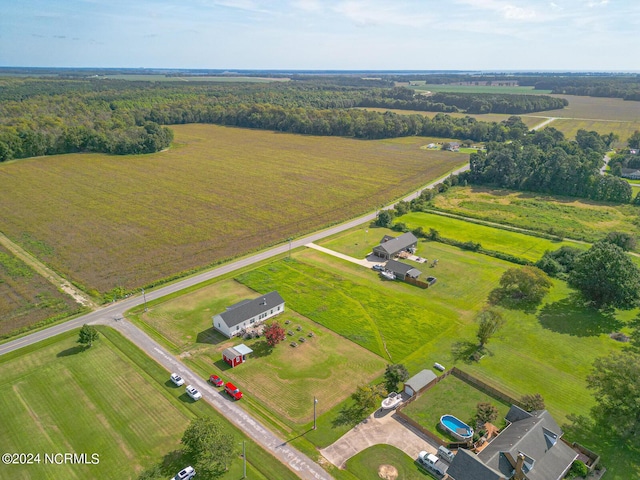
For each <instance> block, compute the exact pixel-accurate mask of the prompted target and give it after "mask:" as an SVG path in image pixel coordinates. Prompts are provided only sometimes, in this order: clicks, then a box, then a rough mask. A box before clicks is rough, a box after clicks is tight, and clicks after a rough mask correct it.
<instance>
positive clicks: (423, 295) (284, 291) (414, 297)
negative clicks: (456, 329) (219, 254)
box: [238, 243, 509, 362]
mask: <svg viewBox="0 0 640 480" xmlns="http://www.w3.org/2000/svg"><path fill="white" fill-rule="evenodd" d="M418 253H419V254H421V255H423V256H427V255H428V256H429V257H430V258H439V260H440V263H439V264H438V267H437V268H435V269H430V268H428V267H426V266H423V265H418V264H416V265H417V266H418V268H421V269H423V270H424V272H425V274H429V275H435V276H436V277H437V278H438V283H437V284H436V286H435V287H432V288H430V289H427V290H422V289H420V288H417V287H413V286H411V285H408V284H405V283H401V282H388V281H384V280H382V279H381V278H380V277H379V276H378V275H377V274H376V272H374V271H373V270H370V269H365V268H364V267H361V266H359V265H355V264H351V263H347V262H344V261H341V260H337V259H334V258H333V257H331V258H329V257H328V256H327V255H325V254H322V253H317V252H315V251H313V252H312V251H308V252H304V253H302V254H299V255H296V256H294V259H293V260H292V261H289V262H287V261H279V262H274V263H273V264H271V265H269V266H264V267H261V268H258V269H256V270H253V271H251V272H248V273H246V274H243V275H241V276H240V277H239V278H238V280H239V281H240V282H242V283H244V284H246V285H247V286H249V287H251V288H253V289H254V290H257V291H260V292H267V291H270V290H274V289H277V290H278V291H279V292H280V294H281V295H282V296H283V297H284V298H285V299H286V300H287V302H288V305H290V306H291V308H293V309H294V310H296V311H297V312H299V313H301V314H302V315H304V316H306V317H309V318H311V319H312V320H314V321H316V322H318V323H320V324H322V325H324V326H326V327H327V328H330V329H331V330H333V331H335V332H337V333H338V334H340V335H342V336H344V337H345V338H347V339H349V340H351V341H353V342H355V343H357V344H359V345H361V346H363V347H365V348H367V349H369V350H371V351H372V352H374V353H376V354H377V355H380V356H381V357H382V358H384V359H386V360H387V361H393V362H401V361H402V360H403V359H404V358H405V357H406V356H407V355H410V354H411V353H412V352H414V351H416V350H417V349H419V348H420V347H421V346H422V345H424V343H425V341H429V340H431V339H433V338H437V337H439V336H440V335H443V334H445V332H446V331H447V330H448V329H449V328H451V327H452V326H454V325H456V324H458V323H459V322H464V321H469V319H470V317H469V315H472V312H474V311H477V310H479V309H480V308H481V307H482V305H483V303H484V301H485V298H486V297H487V295H488V293H489V291H490V290H491V289H492V288H495V287H496V286H497V284H498V279H499V277H500V275H501V274H502V272H504V270H505V269H506V268H507V266H508V265H509V264H508V263H507V262H501V261H496V260H495V259H490V258H489V257H485V256H483V255H475V256H470V255H466V254H465V253H464V252H462V251H460V250H459V249H455V248H450V247H448V246H446V245H442V244H437V243H429V244H425V245H423V244H421V245H420V249H419V251H418ZM461 269H464V271H465V272H466V274H465V275H464V276H461V275H460V274H459V272H460V271H461Z"/></svg>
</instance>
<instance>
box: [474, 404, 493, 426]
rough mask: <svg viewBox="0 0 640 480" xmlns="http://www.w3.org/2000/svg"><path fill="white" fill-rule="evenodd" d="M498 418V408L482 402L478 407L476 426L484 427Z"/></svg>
mask: <svg viewBox="0 0 640 480" xmlns="http://www.w3.org/2000/svg"><path fill="white" fill-rule="evenodd" d="M496 418H498V407H496V406H495V405H493V404H491V403H489V402H480V403H478V405H477V406H476V425H478V426H482V425H484V424H485V423H491V422H493V421H495V419H496Z"/></svg>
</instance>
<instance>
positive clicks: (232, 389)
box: [224, 382, 242, 400]
mask: <svg viewBox="0 0 640 480" xmlns="http://www.w3.org/2000/svg"><path fill="white" fill-rule="evenodd" d="M224 391H225V392H227V393H228V394H229V395H231V398H233V399H234V400H240V399H241V398H242V392H241V391H240V389H239V388H238V387H236V386H235V385H234V384H233V383H229V382H227V384H226V385H225V386H224Z"/></svg>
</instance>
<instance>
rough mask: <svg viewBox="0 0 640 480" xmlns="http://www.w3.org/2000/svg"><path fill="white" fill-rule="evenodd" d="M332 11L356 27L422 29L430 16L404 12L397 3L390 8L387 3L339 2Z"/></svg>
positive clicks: (352, 0) (354, 0) (357, 0)
mask: <svg viewBox="0 0 640 480" xmlns="http://www.w3.org/2000/svg"><path fill="white" fill-rule="evenodd" d="M332 10H333V11H334V12H336V13H339V14H341V15H343V16H345V17H347V18H348V19H349V20H351V21H352V22H354V23H355V24H356V25H361V26H368V25H396V26H402V27H422V26H424V25H426V24H427V23H428V22H429V16H427V15H425V14H421V13H416V12H415V11H411V12H404V11H401V10H400V9H399V8H398V7H397V3H396V4H395V5H393V6H390V5H389V4H388V3H386V2H365V1H359V0H348V1H343V2H339V3H338V4H337V5H335V6H334V7H333V8H332Z"/></svg>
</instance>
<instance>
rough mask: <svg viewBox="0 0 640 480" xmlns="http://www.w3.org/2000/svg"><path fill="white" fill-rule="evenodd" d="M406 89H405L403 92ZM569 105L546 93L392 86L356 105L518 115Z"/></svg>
mask: <svg viewBox="0 0 640 480" xmlns="http://www.w3.org/2000/svg"><path fill="white" fill-rule="evenodd" d="M405 91H406V92H408V93H405ZM567 105H569V102H568V101H567V100H565V99H564V98H554V97H550V96H548V95H512V94H495V93H445V92H441V93H434V94H432V95H429V96H426V95H414V92H413V90H410V89H408V88H402V87H399V88H394V89H392V90H387V91H382V92H380V93H379V94H377V95H371V96H370V97H368V98H365V99H363V100H362V101H361V102H360V104H359V106H361V107H378V108H392V109H399V110H417V111H429V112H464V113H473V114H482V113H503V114H511V115H518V114H524V113H531V112H541V111H544V110H556V109H561V108H564V107H566V106H567Z"/></svg>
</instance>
